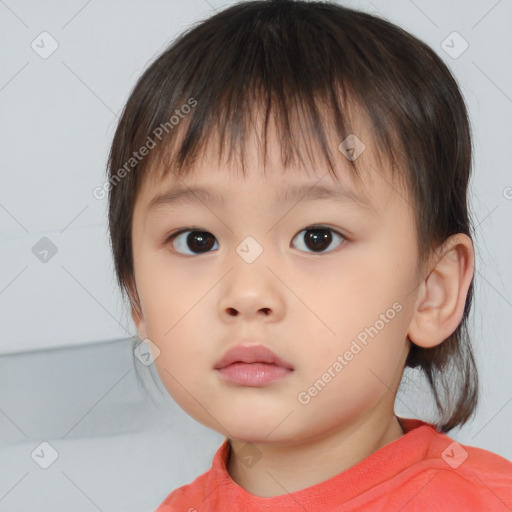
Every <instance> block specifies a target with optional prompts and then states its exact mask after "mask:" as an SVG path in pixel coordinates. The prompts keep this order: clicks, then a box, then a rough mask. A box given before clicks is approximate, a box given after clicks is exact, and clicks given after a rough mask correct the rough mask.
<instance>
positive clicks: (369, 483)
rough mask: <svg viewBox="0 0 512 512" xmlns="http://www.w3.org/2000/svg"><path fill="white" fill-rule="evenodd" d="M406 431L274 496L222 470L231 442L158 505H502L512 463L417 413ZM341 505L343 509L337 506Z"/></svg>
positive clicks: (386, 508) (163, 510)
mask: <svg viewBox="0 0 512 512" xmlns="http://www.w3.org/2000/svg"><path fill="white" fill-rule="evenodd" d="M401 422H402V424H403V427H404V430H405V434H404V435H403V436H402V437H401V438H399V439H397V440H395V441H393V442H391V443H389V444H387V445H386V446H383V447H382V448H380V449H379V450H377V451H376V452H374V453H373V454H372V455H370V456H369V457H367V458H365V459H364V460H362V461H361V462H359V463H357V464H356V465H355V466H352V467H351V468H349V469H347V470H346V471H343V472H342V473H340V474H338V475H336V476H334V477H332V478H330V479H328V480H325V481H324V482H321V483H319V484H316V485H313V486H311V487H308V488H306V489H302V490H300V491H296V492H292V493H290V494H283V495H282V496H275V497H272V498H261V497H258V496H254V495H253V494H250V493H248V492H247V491H245V490H244V489H243V488H242V487H240V486H239V485H238V484H236V483H235V482H234V481H233V480H232V479H231V477H230V476H229V473H228V472H227V470H226V463H227V461H228V457H229V450H230V447H229V443H228V440H227V439H226V440H225V441H224V443H223V444H222V445H221V446H220V448H219V449H218V450H217V452H216V454H215V456H214V458H213V463H212V466H211V468H210V469H209V470H208V471H207V472H205V473H203V474H202V475H201V476H199V477H197V478H196V479H195V480H194V481H193V482H192V483H191V484H188V485H185V486H183V487H180V488H178V489H176V490H175V491H173V492H172V493H171V494H170V495H169V496H168V497H167V498H166V499H165V500H164V501H163V503H161V505H160V506H159V507H158V509H157V510H156V512H178V511H179V512H196V511H197V512H213V511H216V512H230V511H241V512H242V511H243V512H256V511H258V512H261V511H268V512H292V511H293V512H297V511H307V512H316V511H322V512H331V511H332V512H334V511H336V512H340V511H343V512H355V511H358V512H359V511H361V512H363V511H364V512H376V511H379V512H398V511H400V512H412V511H415V512H433V511H435V512H438V511H450V512H458V511H460V512H473V511H475V512H476V511H478V512H484V511H485V512H507V511H511V510H512V463H511V462H509V461H508V460H507V459H505V458H503V457H500V456H499V455H496V454H494V453H492V452H489V451H487V450H482V449H480V448H474V447H470V446H465V445H461V444H458V443H456V442H455V441H453V439H451V438H450V437H448V436H447V435H445V434H441V433H439V432H437V431H436V430H435V428H434V427H433V426H432V425H430V424H427V423H425V422H423V421H420V420H413V419H401ZM341 506H342V508H341Z"/></svg>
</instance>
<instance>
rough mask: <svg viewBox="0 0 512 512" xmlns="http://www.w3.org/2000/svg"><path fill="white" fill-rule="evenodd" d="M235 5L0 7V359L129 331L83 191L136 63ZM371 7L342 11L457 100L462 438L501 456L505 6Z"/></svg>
mask: <svg viewBox="0 0 512 512" xmlns="http://www.w3.org/2000/svg"><path fill="white" fill-rule="evenodd" d="M232 3H234V2H232V1H230V2H224V3H221V2H219V1H214V0H208V1H206V0H204V1H203V0H193V1H191V0H186V1H184V0H173V1H164V0H150V1H145V2H142V1H135V0H129V1H122V2H121V1H120V0H119V1H110V2H100V1H90V2H86V1H85V0H84V1H82V0H81V1H66V2H64V1H61V2H58V1H55V0H53V1H46V2H36V1H25V2H21V1H18V2H16V1H14V0H10V1H6V2H2V3H0V34H2V36H1V37H2V40H1V41H0V47H1V48H2V50H1V55H0V58H1V66H0V127H1V129H0V141H1V143H2V146H1V149H2V152H1V155H2V158H1V164H0V173H1V174H0V178H1V187H0V223H1V224H0V225H1V231H0V254H1V261H0V315H1V325H2V336H1V339H0V354H1V353H3V354H8V353H13V352H18V351H29V350H33V349H43V348H51V347H59V346H64V345H76V344H81V343H92V342H97V341H100V340H111V339H116V338H122V337H129V336H131V335H132V334H135V330H134V328H133V326H132V324H131V319H130V317H129V315H128V313H127V312H126V311H123V309H122V307H121V301H120V295H119V292H118V290H117V289H116V285H115V281H114V278H113V267H112V260H111V257H110V253H109V246H108V237H107V231H106V199H104V200H97V199H95V198H94V197H93V194H92V191H93V189H94V188H95V187H96V186H98V185H102V184H103V182H104V179H105V178H104V168H105V163H106V159H107V153H108V149H109V145H110V142H111V138H112V135H113V132H114V129H115V124H116V121H117V114H118V113H119V111H120V109H121V108H122V107H123V105H124V103H125V101H126V99H127V97H128V94H129V92H130V90H131V88H132V87H133V85H134V83H135V81H136V79H137V78H138V77H139V76H140V74H141V73H142V71H143V70H144V69H145V67H146V65H147V64H148V63H149V61H151V60H152V59H153V58H154V57H155V56H156V55H157V54H159V53H160V52H161V51H162V50H163V49H164V48H165V47H166V46H167V45H168V43H170V42H171V40H172V39H173V38H174V37H175V36H176V35H177V34H178V32H181V31H182V30H183V29H185V28H186V27H187V26H189V25H190V24H191V23H193V22H195V21H197V20H198V19H201V18H204V17H206V16H208V15H209V14H210V12H211V11H212V10H213V9H214V8H220V7H221V6H225V5H228V4H232ZM375 4H376V5H374V4H371V3H370V2H362V1H356V2H347V5H353V6H355V7H360V8H363V9H366V10H368V11H370V12H374V13H378V14H380V15H382V16H384V17H387V18H388V19H389V20H390V21H393V22H396V23H398V24H399V25H401V26H403V27H404V28H405V29H407V30H409V31H411V32H412V33H413V34H415V35H417V36H418V37H420V38H421V39H423V40H424V41H426V42H427V43H428V44H430V45H431V46H432V47H433V48H434V49H435V50H436V51H437V52H438V53H439V55H441V57H443V58H444V60H445V61H446V62H447V63H448V65H449V66H450V67H451V69H452V70H453V72H454V73H455V75H456V77H457V79H458V80H459V82H460V84H461V87H462V90H463V93H464V95H465V97H466V99H467V102H468V104H469V108H470V115H471V118H472V123H473V129H474V137H475V151H476V160H475V176H474V182H473V185H474V186H473V209H474V212H475V216H476V224H477V225H478V230H477V231H478V235H477V240H476V251H477V261H476V264H477V273H476V296H475V303H474V311H473V317H472V319H473V324H474V325H473V334H474V340H475V345H476V351H477V355H478V364H479V367H480V370H481V379H482V382H483V405H482V407H481V409H480V410H479V414H478V417H477V420H476V421H475V423H474V424H473V426H471V427H468V428H465V429H463V431H462V432H461V435H460V436H459V438H460V439H462V438H463V437H464V436H466V437H467V440H468V441H471V442H470V443H469V444H473V445H482V446H485V447H487V448H488V449H491V450H494V451H496V452H501V453H503V452H504V451H508V453H511V448H510V443H511V441H510V437H509V436H508V434H507V433H506V432H505V430H506V424H507V422H508V424H510V423H511V421H512V404H511V401H512V385H511V377H510V370H509V366H510V362H511V359H512V357H511V355H512V340H511V336H510V333H509V332H510V331H509V326H508V318H510V316H511V313H512V269H511V266H510V264H508V265H507V264H506V263H509V261H510V256H511V254H512V251H511V240H510V236H509V234H510V232H511V230H510V220H511V218H512V188H511V187H512V173H511V165H510V155H509V152H510V147H511V142H512V140H511V129H510V126H511V125H510V118H511V115H512V73H511V71H510V62H512V55H511V54H512V44H511V43H512V35H511V32H510V26H512V4H511V2H509V1H495V0H486V1H476V0H474V1H471V2H468V1H462V0H451V1H450V2H445V1H442V0H436V1H427V0H415V1H414V2H413V1H412V0H388V1H386V2H375ZM43 31H47V32H48V33H49V34H50V35H51V37H52V38H53V39H54V40H55V41H56V42H57V43H58V48H57V50H56V51H55V52H54V53H53V54H52V55H50V56H49V57H48V58H45V59H44V58H42V57H41V56H40V55H39V54H38V53H37V52H36V51H35V50H34V49H33V48H32V47H31V44H32V42H33V41H34V45H36V44H37V45H39V47H38V48H37V49H38V51H39V52H43V51H48V50H49V49H51V44H52V41H51V40H50V39H49V38H48V37H47V36H44V37H41V36H39V35H40V34H41V32H43ZM453 31H457V32H458V33H459V34H460V35H461V36H462V37H463V38H464V39H465V40H466V41H467V43H468V45H469V46H468V48H467V50H466V51H465V52H464V53H462V54H461V55H460V56H458V57H457V58H453V57H452V56H450V55H449V54H448V53H446V51H445V50H444V49H443V47H442V42H443V41H445V40H447V43H445V48H446V44H448V45H451V46H453V48H452V49H451V50H449V51H451V52H452V55H454V53H453V52H456V51H457V50H459V49H460V48H461V46H460V41H458V40H457V39H453V36H452V37H450V38H448V39H446V38H447V36H448V35H449V34H451V33H452V32H453ZM45 37H46V39H45ZM41 38H43V39H44V42H41ZM451 41H453V43H452V42H451ZM43 46H44V48H43ZM45 237H46V238H47V239H49V240H50V241H51V243H52V244H53V245H54V246H55V248H56V251H57V252H56V254H55V255H53V257H51V258H49V260H48V261H47V262H41V261H40V260H39V259H38V258H37V257H36V256H35V255H34V254H33V248H34V246H36V247H38V246H37V245H36V244H38V243H39V244H44V243H46V242H41V239H44V238H45ZM43 248H44V247H43ZM49 254H51V253H49ZM406 412H407V411H406ZM409 415H410V414H409ZM504 443H508V444H507V448H506V450H504V447H503V444H504Z"/></svg>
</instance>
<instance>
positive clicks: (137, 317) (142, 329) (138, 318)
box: [131, 306, 148, 340]
mask: <svg viewBox="0 0 512 512" xmlns="http://www.w3.org/2000/svg"><path fill="white" fill-rule="evenodd" d="M131 315H132V320H133V323H134V324H135V327H136V329H137V334H138V336H139V338H140V339H141V340H145V339H146V338H147V337H148V335H147V330H146V323H145V321H144V318H143V315H142V313H139V311H137V310H136V309H135V308H134V307H133V306H132V307H131Z"/></svg>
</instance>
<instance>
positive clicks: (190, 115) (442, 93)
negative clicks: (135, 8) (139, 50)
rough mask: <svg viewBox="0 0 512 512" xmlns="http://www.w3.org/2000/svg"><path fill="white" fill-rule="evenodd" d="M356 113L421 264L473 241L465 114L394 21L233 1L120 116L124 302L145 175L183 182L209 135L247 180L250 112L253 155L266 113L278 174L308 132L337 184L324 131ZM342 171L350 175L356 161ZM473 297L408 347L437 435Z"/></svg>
mask: <svg viewBox="0 0 512 512" xmlns="http://www.w3.org/2000/svg"><path fill="white" fill-rule="evenodd" d="M354 105H356V106H357V108H359V109H360V110H361V111H362V112H363V113H364V114H365V116H366V118H367V120H368V121H369V123H370V125H371V132H372V135H373V138H374V140H375V143H376V146H377V151H378V154H379V155H381V156H382V157H383V158H385V159H386V161H387V162H389V163H390V164H391V169H392V170H393V171H396V170H399V173H398V174H397V177H398V178H400V179H402V180H403V182H404V183H406V185H407V190H408V192H409V194H410V197H411V198H412V202H413V204H414V205H415V206H414V211H415V216H416V218H415V220H416V228H417V243H418V248H419V254H420V261H419V268H423V266H424V265H425V263H426V262H427V261H428V260H429V257H430V256H431V255H432V251H434V250H435V249H436V248H437V247H439V245H440V244H442V243H443V242H444V241H445V240H446V239H447V238H448V237H449V236H450V235H453V234H456V233H464V234H466V235H468V236H470V237H471V238H473V237H472V236H471V235H472V231H473V228H472V224H471V219H470V216H469V213H468V204H467V187H468V181H469V178H470V171H471V163H472V148H471V138H470V126H469V120H468V115H467V110H466V106H465V103H464V100H463V98H462V95H461V93H460V91H459V88H458V86H457V83H456V81H455V79H454V78H453V76H452V74H451V73H450V71H449V70H448V68H447V66H446V65H445V64H444V63H443V62H442V60H441V59H440V58H439V57H438V56H437V55H436V54H435V53H434V52H433V51H432V50H431V49H430V48H429V47H428V46H427V45H426V44H424V43H423V42H421V41H420V40H418V39H417V38H415V37H413V36H412V35H410V34H409V33H407V32H406V31H404V30H402V29H401V28H399V27H397V26H395V25H394V24H392V23H390V22H388V21H386V20H384V19H381V18H379V17H376V16H373V15H370V14H367V13H363V12H359V11H356V10H353V9H348V8H346V7H342V6H340V5H338V4H336V3H332V2H315V1H307V2H306V1H293V0H273V1H272V0H262V1H247V2H240V3H237V4H235V5H232V6H231V7H229V8H227V9H225V10H223V11H221V12H218V13H217V14H215V15H214V16H212V17H210V18H208V19H206V20H204V21H200V22H198V23H196V24H195V26H193V27H191V28H190V29H189V30H187V31H186V32H184V33H183V34H181V35H180V36H179V37H178V38H177V39H176V40H175V41H174V42H173V43H172V44H171V45H170V46H169V47H168V49H166V50H165V51H164V52H163V53H162V54H161V55H160V56H159V57H158V58H157V59H156V60H155V61H154V62H153V63H152V64H151V65H150V66H149V67H148V68H147V70H146V71H145V72H144V74H143V75H142V77H141V78H140V79H139V80H138V82H137V83H136V85H135V87H134V89H133V91H132V93H131V95H130V97H129V99H128V101H127V104H126V106H125V108H124V111H123V113H122V116H121V118H120V120H119V124H118V127H117V131H116V133H115V136H114V139H113V143H112V147H111V151H110V155H109V161H108V169H107V172H108V176H109V213H108V215H109V229H110V236H111V247H112V252H113V257H114V264H115V271H116V275H117V280H118V283H119V286H120V288H121V291H122V293H123V296H124V298H126V296H128V298H129V300H130V305H131V306H132V307H133V308H134V309H135V310H136V311H138V312H139V313H140V304H139V298H138V295H137V291H136V285H135V280H134V270H133V255H132V240H131V225H132V217H133V209H134V204H135V200H136V197H137V193H138V191H139V190H140V186H141V183H142V181H143V180H144V179H146V178H147V177H148V173H149V172H157V171H156V170H157V169H160V171H159V172H160V175H161V176H164V175H165V174H166V173H170V172H172V173H174V175H175V176H178V177H180V176H183V175H184V174H186V172H187V168H190V166H191V165H192V164H193V162H194V161H195V160H196V158H197V157H198V155H199V154H200V152H201V151H202V150H204V149H205V147H206V146H205V145H206V143H207V142H210V141H211V140H213V139H218V141H219V158H220V157H221V155H223V154H224V147H225V144H226V141H228V140H229V148H230V152H229V156H230V158H231V154H232V152H233V150H234V149H236V148H238V149H239V150H240V151H241V153H240V154H241V155H242V158H241V159H242V167H243V169H244V173H245V167H244V163H243V162H244V158H243V154H244V142H245V141H246V140H247V137H248V135H249V133H250V132H251V130H253V129H254V128H253V127H252V125H251V122H252V118H253V116H254V113H255V112H256V111H258V112H260V111H262V112H263V114H264V120H265V123H264V126H265V145H264V148H265V157H266V129H267V125H268V121H269V118H270V115H271V114H272V115H274V117H275V120H276V125H277V127H278V133H279V135H280V137H281V145H282V154H283V155H284V157H283V166H284V167H285V168H286V167H287V166H288V165H289V164H290V162H294V161H295V157H296V156H297V155H298V156H299V160H300V161H302V157H301V153H300V149H301V145H300V144H299V143H298V142H297V141H299V140H301V138H300V136H299V135H298V134H300V133H307V134H308V135H309V136H310V138H311V139H312V140H316V142H317V143H319V147H320V148H321V150H322V152H323V155H325V158H326V162H327V165H328V168H329V170H330V171H331V172H333V174H334V176H335V177H336V174H335V171H334V169H335V165H334V164H333V158H332V153H331V151H330V148H329V146H328V144H327V138H326V129H327V127H329V128H332V127H334V128H335V130H336V134H337V136H338V137H339V141H340V142H341V141H343V140H344V139H345V138H346V137H347V136H348V135H349V134H350V133H352V132H351V129H350V126H351V119H352V118H351V116H350V112H351V108H350V107H351V106H354ZM261 109H263V110H261ZM299 114H300V115H299ZM292 119H293V122H292ZM300 119H302V120H303V121H302V122H299V120H300ZM143 147H145V148H146V151H143V150H142V149H141V148H143ZM135 154H136V156H134V155H135ZM157 164H158V165H157ZM351 168H353V170H354V175H355V176H359V175H360V172H361V169H358V167H357V165H356V161H354V162H352V167H351ZM122 169H124V171H122ZM395 174H396V172H393V175H395ZM427 274H428V271H427V273H426V274H425V276H426V275H427ZM472 296H473V282H472V283H471V286H470V288H469V292H468V294H467V298H466V304H465V308H464V314H463V318H462V321H461V323H460V325H459V326H458V328H457V329H456V331H455V332H454V333H453V334H452V335H451V336H450V337H449V338H448V339H446V340H445V341H444V342H443V343H441V344H440V345H439V346H436V347H434V348H430V349H423V348H420V347H418V346H417V345H414V343H413V344H412V346H411V350H410V353H409V355H408V358H407V362H406V367H410V368H418V369H421V370H422V371H423V372H424V375H425V376H426V378H427V380H428V383H429V386H430V389H431V391H432V393H433V396H434V399H435V403H436V407H437V411H438V413H439V421H438V422H437V423H436V426H437V428H438V429H439V430H440V431H442V432H448V431H449V430H451V429H452V428H454V427H456V426H461V425H463V424H464V423H465V422H466V421H467V420H468V419H469V418H470V417H471V415H472V414H473V413H474V411H475V408H476V405H477V399H478V377H477V371H476V366H475V361H474V357H473V352H472V348H471V343H470V338H469V333H468V330H467V318H468V314H469V311H470V307H471V301H472Z"/></svg>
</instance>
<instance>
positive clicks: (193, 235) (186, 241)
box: [166, 228, 215, 255]
mask: <svg viewBox="0 0 512 512" xmlns="http://www.w3.org/2000/svg"><path fill="white" fill-rule="evenodd" d="M187 233H188V235H187V236H182V235H186V234H187ZM212 240H215V237H214V236H213V235H212V234H211V233H209V232H208V231H201V230H198V229H193V228H186V229H182V230H181V231H178V232H177V233H174V234H172V235H170V236H169V237H168V238H167V240H166V243H169V242H171V243H172V246H173V247H174V249H175V250H176V251H177V252H179V253H180V254H183V253H182V252H181V251H185V250H187V249H188V248H190V250H191V251H192V252H191V253H188V254H189V255H190V254H191V255H195V254H203V253H206V252H209V250H210V249H211V248H212V245H213V241H212ZM185 254H186V253H185Z"/></svg>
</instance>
